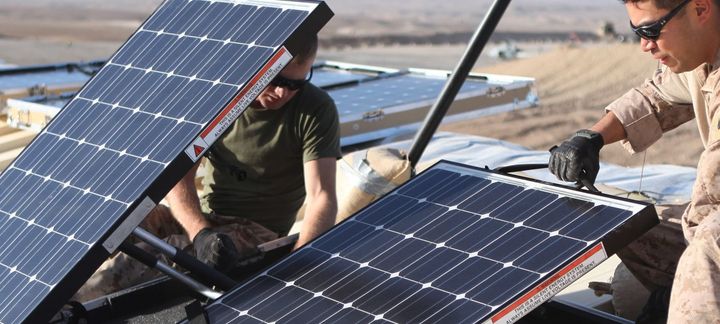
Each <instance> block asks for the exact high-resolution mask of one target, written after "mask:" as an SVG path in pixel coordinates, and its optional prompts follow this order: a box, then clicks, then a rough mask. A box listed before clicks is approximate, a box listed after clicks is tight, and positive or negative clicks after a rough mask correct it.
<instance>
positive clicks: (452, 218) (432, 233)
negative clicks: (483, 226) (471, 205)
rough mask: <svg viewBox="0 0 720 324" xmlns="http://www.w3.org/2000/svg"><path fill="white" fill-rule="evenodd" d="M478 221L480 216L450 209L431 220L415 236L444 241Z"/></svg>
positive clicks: (433, 240) (432, 240) (437, 241)
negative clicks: (441, 215)
mask: <svg viewBox="0 0 720 324" xmlns="http://www.w3.org/2000/svg"><path fill="white" fill-rule="evenodd" d="M478 221H480V216H478V215H475V214H471V213H468V212H464V211H460V210H451V211H449V212H447V213H446V214H445V215H443V217H438V218H437V219H435V220H433V221H431V222H430V223H429V224H428V225H427V226H425V227H423V228H422V229H420V230H419V231H418V232H417V234H416V236H417V237H419V238H421V239H425V240H428V241H430V242H433V243H445V242H447V241H448V240H449V239H450V238H451V237H453V236H455V235H456V234H457V233H458V232H460V231H462V230H463V229H465V228H467V227H468V226H471V225H472V224H474V223H476V222H478Z"/></svg>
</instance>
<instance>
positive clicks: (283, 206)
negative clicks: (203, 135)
mask: <svg viewBox="0 0 720 324" xmlns="http://www.w3.org/2000/svg"><path fill="white" fill-rule="evenodd" d="M299 52H300V54H298V55H297V56H296V57H295V58H294V59H293V60H292V61H291V62H290V63H288V65H287V66H286V67H285V68H284V69H283V70H282V71H281V72H280V74H279V75H278V77H276V78H275V79H274V80H273V81H272V82H271V83H270V85H269V86H268V87H267V88H266V89H265V90H263V92H262V93H261V94H260V95H259V96H258V98H257V99H256V100H255V101H254V102H253V103H252V104H251V105H250V107H249V108H248V109H247V110H246V111H245V112H244V113H243V114H242V115H241V116H240V118H238V120H237V121H236V122H235V123H234V124H233V125H232V127H231V128H230V129H229V130H228V131H227V132H226V133H225V134H224V135H223V136H222V137H221V138H220V139H219V140H218V141H217V142H216V143H215V144H214V145H213V147H212V148H211V150H210V153H209V154H208V155H207V158H208V159H207V160H208V161H207V162H208V163H206V174H205V178H204V180H203V185H204V194H203V196H202V198H201V199H198V197H197V195H196V188H195V183H194V178H195V172H196V170H197V165H196V166H195V167H194V168H193V169H192V170H191V171H190V172H189V173H188V174H187V175H186V176H185V177H184V178H183V180H181V181H180V182H179V183H178V184H177V185H176V186H175V187H174V188H173V189H172V190H171V191H170V193H169V194H168V195H167V197H166V199H167V201H168V203H169V204H170V210H171V212H172V215H173V217H174V218H175V220H177V222H178V223H179V224H180V225H181V227H182V228H183V230H184V231H185V233H187V235H188V238H189V239H190V241H191V242H193V247H194V250H195V253H196V255H197V257H198V259H200V260H201V261H203V262H206V263H208V264H210V265H213V266H215V267H216V268H218V269H227V268H228V267H229V266H230V264H234V262H236V260H237V259H238V257H240V256H245V255H248V254H251V253H253V252H254V251H255V246H256V245H257V243H258V242H261V241H264V240H267V239H268V238H272V237H274V236H276V235H287V233H288V231H289V230H290V227H291V226H292V224H293V223H294V221H295V216H296V215H297V213H298V210H299V209H300V207H301V206H302V205H303V202H305V203H306V207H305V215H304V221H303V226H302V228H301V229H300V237H299V239H298V242H297V244H296V247H299V246H301V245H303V244H305V243H307V242H308V241H310V240H311V239H313V238H315V237H316V236H318V235H319V234H321V233H323V232H324V231H325V230H327V229H329V228H330V227H331V226H332V225H333V224H334V221H335V214H336V213H337V200H336V197H335V161H336V160H337V159H338V158H339V157H340V144H339V143H340V139H339V137H340V135H339V121H338V114H337V110H336V108H335V104H334V102H333V101H332V99H331V98H330V96H329V95H328V94H327V93H326V92H324V91H323V90H320V89H319V88H317V87H315V86H314V85H312V84H310V83H308V82H307V80H308V79H309V77H308V76H310V77H311V76H312V72H311V70H312V64H313V61H314V58H315V55H316V52H317V38H316V37H314V40H313V41H312V42H310V43H309V44H308V46H307V48H306V49H301V51H299ZM233 219H238V223H242V224H248V223H249V224H251V225H249V226H244V227H245V228H243V229H240V231H241V232H242V233H237V231H238V229H237V228H235V229H223V228H222V226H219V225H224V224H227V223H228V222H232V220H233ZM248 228H252V229H251V230H248ZM228 231H229V233H226V232H228ZM272 234H276V235H272ZM231 241H233V242H231ZM236 248H237V249H236ZM238 252H239V256H238Z"/></svg>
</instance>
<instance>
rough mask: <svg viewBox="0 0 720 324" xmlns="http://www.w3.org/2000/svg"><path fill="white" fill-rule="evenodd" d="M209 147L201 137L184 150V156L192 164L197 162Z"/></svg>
mask: <svg viewBox="0 0 720 324" xmlns="http://www.w3.org/2000/svg"><path fill="white" fill-rule="evenodd" d="M209 147H210V145H208V143H207V142H205V140H204V139H202V137H198V138H196V139H195V141H193V143H192V144H190V146H188V147H187V148H186V149H185V154H187V155H188V156H189V157H190V159H192V160H193V162H197V160H199V159H200V157H202V156H203V154H205V151H207V149H208V148H209Z"/></svg>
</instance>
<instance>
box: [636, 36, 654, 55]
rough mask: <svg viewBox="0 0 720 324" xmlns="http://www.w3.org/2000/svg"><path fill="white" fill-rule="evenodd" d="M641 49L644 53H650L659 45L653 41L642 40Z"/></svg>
mask: <svg viewBox="0 0 720 324" xmlns="http://www.w3.org/2000/svg"><path fill="white" fill-rule="evenodd" d="M640 47H641V48H642V50H643V52H650V51H652V49H653V48H656V47H657V43H655V41H652V40H647V39H645V38H640Z"/></svg>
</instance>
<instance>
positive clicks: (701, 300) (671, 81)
mask: <svg viewBox="0 0 720 324" xmlns="http://www.w3.org/2000/svg"><path fill="white" fill-rule="evenodd" d="M718 67H720V60H718V59H716V60H715V62H714V63H713V64H703V65H701V66H699V67H698V68H696V69H695V70H693V71H689V72H685V73H680V74H675V73H672V72H671V71H669V70H667V69H665V70H663V71H659V72H658V73H656V74H655V76H654V77H653V79H652V80H648V81H647V82H645V83H644V84H643V85H642V86H641V87H639V88H635V89H633V90H631V91H629V92H628V93H626V94H625V95H624V96H623V97H621V98H619V99H618V100H616V101H615V102H613V103H612V104H610V105H609V106H608V107H607V110H608V111H612V112H613V113H615V115H616V116H617V117H618V119H619V120H620V122H621V123H622V124H623V126H624V128H625V131H626V133H627V140H625V141H623V145H624V146H625V147H626V148H627V149H628V150H630V151H631V152H640V151H643V150H645V149H646V148H647V147H648V146H650V145H651V144H652V143H654V142H655V141H656V140H657V139H659V138H660V137H661V136H662V133H663V132H665V131H668V130H671V129H673V128H675V127H677V126H679V125H680V124H682V123H684V122H686V121H689V120H691V119H693V118H695V120H696V122H697V126H698V130H699V132H700V138H701V140H702V142H703V144H704V146H705V150H704V152H703V153H702V155H701V156H700V159H699V161H698V166H697V179H696V181H695V185H694V187H693V195H692V199H691V201H690V204H689V205H688V207H687V209H686V210H685V212H684V213H683V216H682V228H683V233H684V237H685V240H686V241H687V248H686V249H685V251H684V252H683V253H682V256H681V257H680V260H679V262H678V265H677V271H676V274H675V278H674V282H673V290H672V296H671V299H670V309H669V315H668V322H669V323H715V322H720V272H718V270H719V268H720V248H719V247H718V243H719V242H718V238H719V237H720V211H719V210H718V209H719V208H720V129H719V128H720V124H719V122H720V113H718V111H717V110H718V106H720V98H719V97H718V95H719V93H718V92H720V83H719V82H718V81H719V80H720V70H718ZM677 240H682V238H680V237H678V238H676V243H674V245H676V244H677ZM647 247H648V249H659V250H660V251H662V252H664V251H666V250H665V249H667V248H668V246H665V245H663V246H660V245H656V246H653V245H648V246H647ZM672 254H673V253H668V255H667V257H668V258H672ZM655 255H657V256H662V253H655ZM631 263H632V260H631ZM670 263H672V261H667V264H670ZM629 268H630V267H629ZM632 270H635V271H637V269H631V271H632ZM638 273H639V276H642V272H634V274H636V275H638ZM640 280H641V281H642V280H644V279H640ZM661 280H662V279H661Z"/></svg>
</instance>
